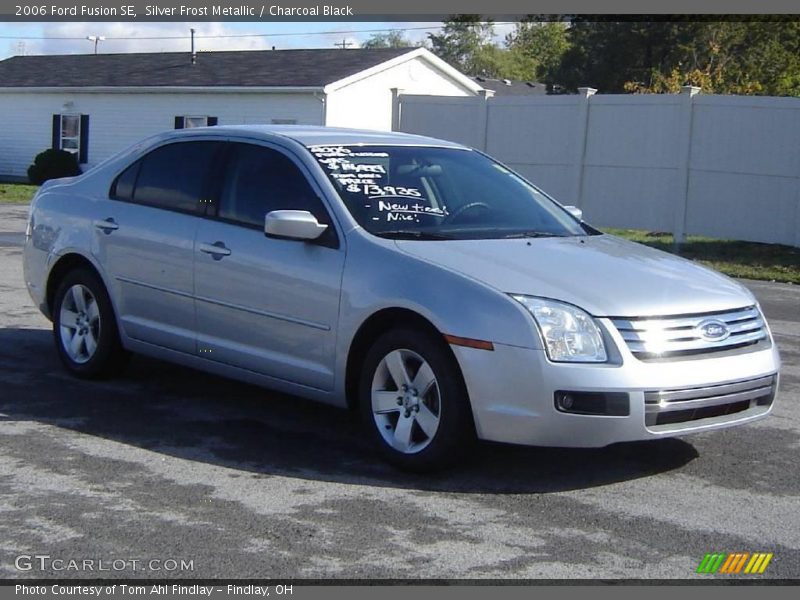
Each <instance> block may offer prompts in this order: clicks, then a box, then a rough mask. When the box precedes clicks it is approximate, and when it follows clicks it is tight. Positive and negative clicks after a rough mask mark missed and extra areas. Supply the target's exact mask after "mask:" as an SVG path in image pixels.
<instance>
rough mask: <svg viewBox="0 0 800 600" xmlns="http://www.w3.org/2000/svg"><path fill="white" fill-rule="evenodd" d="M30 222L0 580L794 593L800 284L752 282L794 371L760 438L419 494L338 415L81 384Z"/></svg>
mask: <svg viewBox="0 0 800 600" xmlns="http://www.w3.org/2000/svg"><path fill="white" fill-rule="evenodd" d="M25 211H26V208H25V207H19V206H16V207H15V206H7V205H6V206H3V205H0V578H41V577H60V578H81V577H85V578H96V577H98V576H101V577H124V578H134V577H159V578H161V577H170V578H172V577H192V578H222V577H224V578H231V577H236V578H274V579H283V578H285V579H299V578H436V579H439V578H446V579H450V578H501V579H506V578H515V579H518V578H523V579H525V578H590V579H594V578H681V579H682V578H690V579H693V578H709V577H722V578H726V577H727V578H734V577H736V576H725V575H717V576H711V575H702V576H700V575H696V574H695V570H696V568H697V566H698V564H699V562H700V560H701V559H702V558H703V556H704V555H705V554H706V553H708V552H772V553H774V558H773V559H772V561H771V563H770V564H769V566H768V568H767V570H766V572H765V573H764V574H763V575H760V576H758V577H767V578H795V579H796V578H800V526H799V525H800V501H799V500H800V498H799V496H798V493H799V492H800V469H798V464H800V461H798V450H800V402H799V401H800V287H798V286H790V285H783V284H775V283H766V282H750V281H747V282H744V283H745V284H746V285H748V286H749V287H750V288H751V289H752V290H753V291H754V292H755V294H756V295H757V296H758V298H759V300H760V302H761V304H762V306H763V308H764V309H765V312H766V315H767V317H768V319H769V321H770V324H771V326H772V329H773V333H774V334H775V339H776V341H777V343H778V345H779V347H780V350H781V355H782V359H783V362H784V366H783V371H782V380H781V390H780V395H779V398H778V400H777V404H776V406H775V408H774V411H773V414H772V416H771V417H769V418H767V419H765V420H762V421H760V422H758V423H755V424H752V425H750V426H745V427H738V428H733V429H728V430H723V431H718V432H710V433H704V434H697V435H693V436H690V437H686V438H682V439H670V440H660V441H657V442H647V443H634V444H620V445H615V446H611V447H608V448H604V449H601V450H563V449H562V450H559V449H542V448H522V447H512V446H504V445H490V444H485V445H482V446H481V447H480V448H479V450H478V453H477V455H476V457H475V458H474V459H473V460H472V462H470V463H468V464H466V465H463V466H461V467H458V468H456V469H454V470H451V471H448V472H446V473H440V474H436V475H431V476H412V475H407V474H403V473H400V472H397V471H395V470H393V469H392V468H390V467H388V466H386V465H385V464H383V463H382V462H381V461H380V460H379V459H377V458H376V457H374V456H372V455H371V453H370V451H369V449H368V447H367V446H366V445H365V443H364V442H363V440H362V439H361V435H360V433H359V428H358V424H357V422H356V420H355V419H354V418H353V417H352V416H351V415H350V414H348V413H347V412H345V411H340V410H337V409H333V408H330V407H325V406H321V405H317V404H314V403H311V402H308V401H305V400H301V399H298V398H295V397H290V396H284V395H280V394H275V393H272V392H270V391H267V390H264V389H260V388H256V387H252V386H248V385H243V384H240V383H236V382H232V381H228V380H224V379H220V378H217V377H213V376H210V375H206V374H203V373H199V372H196V371H191V370H188V369H184V368H180V367H175V366H172V365H169V364H165V363H160V362H156V361H153V360H149V359H146V358H134V359H133V360H132V362H131V364H130V366H129V368H128V369H127V371H126V372H125V373H124V374H123V376H122V377H120V378H119V379H115V380H112V381H105V382H85V381H79V380H76V379H73V378H71V377H70V376H68V375H67V374H66V373H65V371H64V370H63V369H62V367H61V366H60V363H59V362H58V358H57V356H56V352H55V350H54V347H53V340H52V334H51V331H50V323H49V322H48V321H47V320H45V318H44V317H42V316H41V315H40V314H39V312H38V311H37V310H36V309H35V308H34V306H33V305H32V303H31V301H30V299H29V297H28V295H27V293H26V291H25V290H24V286H23V281H22V259H21V248H20V244H21V242H22V234H21V232H22V231H23V230H24V226H25ZM27 556H30V557H32V558H30V559H27V558H25V557H27ZM36 556H48V557H50V558H47V559H42V558H39V559H37V558H35V557H36ZM19 557H23V558H21V559H20V558H19ZM87 560H91V561H95V562H93V563H91V565H92V568H87V564H88V563H85V562H83V561H87ZM58 561H62V562H58ZM69 561H75V562H74V563H71V562H69ZM114 561H117V562H114ZM170 561H175V563H173V562H170ZM181 561H183V567H181ZM28 566H30V569H28V568H27V567H28ZM101 566H104V567H105V569H106V570H105V571H100V570H99V567H101ZM117 567H120V568H119V569H117ZM740 577H741V576H740Z"/></svg>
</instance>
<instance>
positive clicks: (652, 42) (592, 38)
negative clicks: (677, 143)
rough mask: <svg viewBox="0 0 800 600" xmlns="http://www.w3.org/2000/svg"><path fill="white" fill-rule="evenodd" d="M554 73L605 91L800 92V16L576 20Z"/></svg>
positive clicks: (571, 83)
mask: <svg viewBox="0 0 800 600" xmlns="http://www.w3.org/2000/svg"><path fill="white" fill-rule="evenodd" d="M568 39H569V43H570V47H569V49H568V50H567V51H566V52H565V54H564V56H563V58H562V60H561V64H560V65H559V66H558V68H557V69H556V72H555V75H554V79H555V80H556V81H557V82H558V83H561V84H563V85H564V86H565V87H567V88H568V89H571V90H574V89H575V88H577V87H578V86H581V85H591V86H593V87H596V88H598V89H599V90H600V91H601V92H604V93H621V92H626V91H627V92H676V91H678V89H679V88H680V86H682V85H685V84H693V85H698V86H700V87H702V88H703V90H704V91H706V92H709V93H717V94H767V95H794V96H797V95H800V23H798V22H796V21H791V20H776V19H774V18H773V19H770V18H765V19H757V20H749V21H733V20H726V21H689V20H686V21H671V22H670V21H658V22H591V21H581V20H576V21H573V23H572V24H571V26H570V27H569V30H568Z"/></svg>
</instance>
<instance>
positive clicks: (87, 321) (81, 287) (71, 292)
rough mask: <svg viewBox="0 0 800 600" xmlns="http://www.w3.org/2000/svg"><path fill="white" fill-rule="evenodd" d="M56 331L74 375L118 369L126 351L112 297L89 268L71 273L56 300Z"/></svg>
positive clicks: (63, 357)
mask: <svg viewBox="0 0 800 600" xmlns="http://www.w3.org/2000/svg"><path fill="white" fill-rule="evenodd" d="M52 314H53V335H54V337H55V342H56V349H57V350H58V355H59V357H60V358H61V362H63V363H64V366H65V367H66V368H67V370H69V371H70V372H71V373H73V374H74V375H77V376H78V377H85V378H99V377H104V376H108V375H111V374H114V373H116V372H117V371H118V370H119V368H120V367H121V366H122V365H123V363H124V360H125V358H126V353H125V351H124V350H123V348H122V345H121V344H120V340H119V333H118V330H117V323H116V319H115V318H114V311H113V308H112V306H111V301H110V300H109V298H108V294H107V293H106V290H105V286H104V285H103V282H102V281H101V280H100V278H99V277H98V276H97V275H95V274H94V273H93V272H92V271H90V270H89V269H85V268H83V269H76V270H74V271H71V272H70V273H68V274H67V275H66V276H65V277H64V279H63V280H62V281H61V283H60V284H59V286H58V289H57V290H56V294H55V298H54V302H53V311H52Z"/></svg>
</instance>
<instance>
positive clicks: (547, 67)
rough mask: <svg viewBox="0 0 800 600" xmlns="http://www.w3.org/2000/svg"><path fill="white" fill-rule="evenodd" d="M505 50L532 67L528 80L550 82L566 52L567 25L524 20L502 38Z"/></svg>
mask: <svg viewBox="0 0 800 600" xmlns="http://www.w3.org/2000/svg"><path fill="white" fill-rule="evenodd" d="M505 41H506V47H507V48H508V49H509V50H510V51H512V52H517V53H519V54H521V55H522V56H524V57H526V58H527V59H528V60H529V61H530V62H531V63H533V73H532V77H531V78H532V79H535V80H537V81H544V82H548V83H550V82H552V81H553V80H554V78H555V74H556V72H557V70H558V67H559V66H560V65H561V59H562V58H563V56H564V54H565V53H566V52H567V50H568V49H569V33H568V25H567V24H566V23H563V22H547V23H542V22H537V21H536V20H535V18H534V17H528V18H526V19H524V20H522V21H520V22H519V23H516V24H515V26H514V31H512V32H511V33H509V34H508V35H507V36H506V40H505Z"/></svg>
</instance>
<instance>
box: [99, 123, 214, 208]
mask: <svg viewBox="0 0 800 600" xmlns="http://www.w3.org/2000/svg"><path fill="white" fill-rule="evenodd" d="M226 141H227V140H226V139H222V138H214V137H205V136H203V137H197V138H193V137H192V138H181V139H174V138H173V139H167V140H163V143H160V144H158V145H156V146H151V147H149V148H147V149H146V150H145V151H144V152H142V153H141V154H139V155H138V156H137V157H136V160H134V161H132V162H129V163H127V164H126V165H125V167H124V168H123V169H122V170H120V172H119V173H117V174H116V175H115V176H114V179H113V181H112V182H111V187H109V189H108V198H109V200H114V201H115V202H125V203H127V204H135V205H137V206H146V207H148V208H153V209H156V210H164V211H167V212H172V213H178V214H182V215H191V216H194V217H204V216H205V213H206V210H207V207H208V204H209V203H208V202H204V200H206V199H208V198H210V195H209V193H210V191H211V182H212V177H213V176H214V174H215V173H217V171H218V168H211V169H209V171H208V173H206V177H205V179H204V181H203V184H202V186H201V192H200V198H199V199H198V202H197V205H196V206H195V208H194V210H184V209H180V208H170V207H167V206H160V205H157V204H150V203H146V202H137V201H136V187H137V186H138V184H139V175H140V174H141V171H142V161H143V160H144V159H145V158H147V157H148V156H149V155H150V154H152V153H153V152H155V151H157V150H160V149H161V148H164V147H166V146H171V145H173V144H186V143H190V142H214V143H217V144H219V145H220V148H218V149H217V150H215V154H217V155H219V154H221V153H223V152H225V151H226V150H227V149H226V148H225V142H226ZM222 156H223V157H224V154H222ZM218 162H219V156H215V157H214V158H213V159H212V165H213V164H216V163H218ZM135 164H138V167H137V172H136V179H135V180H134V183H133V195H132V197H131V199H130V200H126V199H124V198H118V197H117V196H116V191H117V182H118V181H119V178H120V177H122V175H123V174H124V173H125V172H126V171H127V170H128V169H129V168H130V167H132V166H134V165H135Z"/></svg>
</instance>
